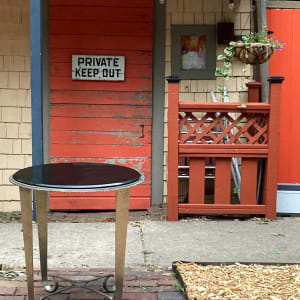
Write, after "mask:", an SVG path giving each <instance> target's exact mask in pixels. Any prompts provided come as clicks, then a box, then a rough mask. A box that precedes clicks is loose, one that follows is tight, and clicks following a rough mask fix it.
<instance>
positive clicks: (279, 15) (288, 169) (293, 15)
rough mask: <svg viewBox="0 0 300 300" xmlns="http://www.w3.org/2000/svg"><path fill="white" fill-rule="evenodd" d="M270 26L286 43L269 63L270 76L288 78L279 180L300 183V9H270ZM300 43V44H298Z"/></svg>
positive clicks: (284, 104)
mask: <svg viewBox="0 0 300 300" xmlns="http://www.w3.org/2000/svg"><path fill="white" fill-rule="evenodd" d="M267 21H268V28H269V29H270V30H272V31H273V32H274V35H275V36H276V38H277V39H279V40H280V41H282V42H286V45H285V46H284V48H283V50H282V51H276V53H274V55H273V56H272V58H271V59H270V63H269V72H270V74H271V75H274V74H278V73H279V72H280V74H282V75H283V76H284V77H285V81H284V85H283V88H282V105H281V113H280V117H281V122H280V147H279V169H278V182H280V183H300V155H299V149H300V138H299V136H300V126H299V121H298V120H299V115H300V101H299V69H300V56H299V51H298V48H299V47H300V9H268V10H267ZM298 45H299V47H298Z"/></svg>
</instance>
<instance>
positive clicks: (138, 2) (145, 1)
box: [50, 0, 153, 7]
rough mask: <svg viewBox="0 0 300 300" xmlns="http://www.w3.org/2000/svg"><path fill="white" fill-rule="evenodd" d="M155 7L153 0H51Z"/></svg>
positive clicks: (55, 3)
mask: <svg viewBox="0 0 300 300" xmlns="http://www.w3.org/2000/svg"><path fill="white" fill-rule="evenodd" d="M62 5H65V6H92V7H95V6H101V7H105V6H108V7H153V0H130V1H128V0H127V1H124V0H84V1H82V0H50V6H62Z"/></svg>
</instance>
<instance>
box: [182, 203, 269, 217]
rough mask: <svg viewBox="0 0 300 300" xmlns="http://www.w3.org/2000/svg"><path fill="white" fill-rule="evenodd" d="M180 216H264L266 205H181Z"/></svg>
mask: <svg viewBox="0 0 300 300" xmlns="http://www.w3.org/2000/svg"><path fill="white" fill-rule="evenodd" d="M178 206H179V213H180V214H204V213H207V214H209V213H211V214H246V215H248V214H258V215H260V214H261V215H264V214H265V212H266V207H265V205H223V204H179V205H178Z"/></svg>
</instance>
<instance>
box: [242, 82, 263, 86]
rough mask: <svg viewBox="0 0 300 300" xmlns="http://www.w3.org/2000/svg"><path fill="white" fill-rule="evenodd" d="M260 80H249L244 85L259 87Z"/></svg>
mask: <svg viewBox="0 0 300 300" xmlns="http://www.w3.org/2000/svg"><path fill="white" fill-rule="evenodd" d="M261 85H262V84H261V82H257V81H251V82H247V83H246V86H247V87H261Z"/></svg>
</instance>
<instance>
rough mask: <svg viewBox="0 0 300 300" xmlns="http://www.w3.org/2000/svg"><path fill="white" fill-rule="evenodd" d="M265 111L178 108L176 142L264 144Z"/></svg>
mask: <svg viewBox="0 0 300 300" xmlns="http://www.w3.org/2000/svg"><path fill="white" fill-rule="evenodd" d="M267 120H268V115H267V114H261V113H247V112H238V113H229V112H222V113H216V112H206V113H204V114H202V115H201V116H200V117H199V114H198V115H197V114H195V113H193V112H179V133H180V134H179V143H181V144H184V143H192V144H267V142H268V123H267Z"/></svg>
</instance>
